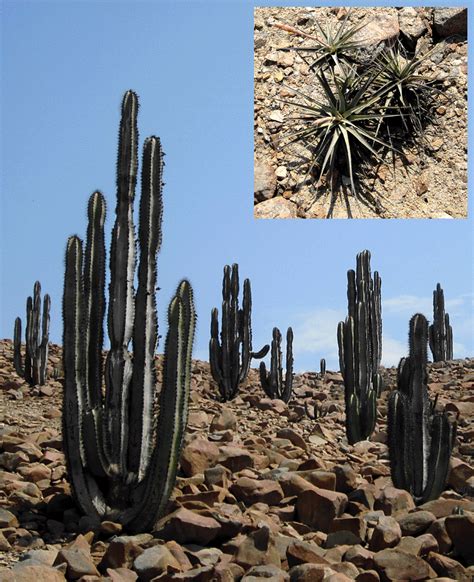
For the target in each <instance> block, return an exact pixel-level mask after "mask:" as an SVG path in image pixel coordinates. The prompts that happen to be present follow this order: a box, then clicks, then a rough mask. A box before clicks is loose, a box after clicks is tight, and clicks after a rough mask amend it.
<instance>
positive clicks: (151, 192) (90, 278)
mask: <svg viewBox="0 0 474 582" xmlns="http://www.w3.org/2000/svg"><path fill="white" fill-rule="evenodd" d="M137 111H138V98H137V96H136V94H135V93H134V92H133V91H127V93H126V94H125V96H124V98H123V102H122V118H121V123H120V134H119V150H118V163H117V206H116V220H115V226H114V228H113V231H112V243H111V252H110V286H109V301H108V316H107V328H108V335H109V339H110V350H109V352H108V354H107V358H106V361H105V370H104V376H105V387H103V386H102V343H103V331H102V329H103V320H104V316H105V308H106V306H105V297H104V289H105V244H104V220H105V211H106V209H105V200H104V197H103V196H102V194H101V193H100V192H94V194H92V196H91V198H90V201H89V226H88V229H87V242H86V246H85V250H84V249H83V243H82V241H81V239H80V238H79V237H77V236H72V237H70V238H69V240H68V244H67V250H66V273H65V281H64V298H63V317H64V342H63V345H64V350H63V366H64V403H63V443H64V453H65V456H66V462H67V470H68V475H69V479H70V481H71V485H72V491H73V494H74V497H75V499H76V501H77V504H78V505H79V507H80V509H81V510H82V511H83V512H84V513H85V514H87V515H88V516H90V517H91V518H93V519H98V520H104V519H109V520H113V521H116V522H119V523H122V524H123V526H124V527H125V528H127V530H128V531H131V532H137V531H144V530H146V529H149V528H151V527H152V526H153V525H154V524H155V523H156V521H157V519H158V518H159V516H160V515H161V514H162V513H163V512H164V510H165V507H166V505H167V502H168V499H169V496H170V494H171V491H172V488H173V486H174V482H175V478H176V472H177V467H178V462H179V456H180V450H181V446H182V440H183V434H184V431H185V427H186V423H187V414H188V398H189V390H190V377H191V353H192V344H193V337H194V327H195V311H194V304H193V292H192V288H191V285H190V283H189V282H188V281H186V280H183V281H182V282H181V283H180V284H179V285H178V288H177V290H176V293H175V295H174V297H173V298H172V300H171V302H170V305H169V308H168V324H169V328H168V333H167V337H166V343H165V353H164V358H163V382H162V386H161V392H160V395H159V398H158V394H157V392H158V389H157V383H156V371H155V350H156V345H157V340H158V326H157V314H156V296H155V289H156V257H157V253H158V250H159V247H160V243H161V219H162V186H163V182H162V172H163V152H162V149H161V144H160V140H159V139H158V138H157V137H150V138H147V139H146V140H145V144H144V148H143V163H142V183H141V200H140V223H139V231H138V244H139V249H140V261H139V265H138V275H137V280H138V287H137V289H136V292H135V290H134V276H135V263H136V259H135V254H136V243H135V227H134V222H133V201H134V196H135V185H136V180H137V167H138V154H137V152H138V146H137V144H138V130H137ZM130 342H132V353H131V352H130V351H129V345H130ZM158 404H159V414H158V416H157V414H156V409H157V407H158Z"/></svg>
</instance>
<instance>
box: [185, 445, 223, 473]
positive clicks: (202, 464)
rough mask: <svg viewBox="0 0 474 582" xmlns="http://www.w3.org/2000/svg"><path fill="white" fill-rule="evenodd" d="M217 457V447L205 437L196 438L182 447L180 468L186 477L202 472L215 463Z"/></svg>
mask: <svg viewBox="0 0 474 582" xmlns="http://www.w3.org/2000/svg"><path fill="white" fill-rule="evenodd" d="M218 457H219V447H218V446H217V445H216V444H214V443H211V442H210V441H208V440H207V439H205V438H196V439H194V440H193V441H191V442H190V443H189V445H187V446H186V447H184V449H183V452H182V455H181V468H182V469H183V473H184V474H185V475H186V476H187V477H192V476H193V475H197V474H199V473H204V471H205V470H206V469H208V468H209V467H211V466H212V465H215V464H216V462H217V459H218Z"/></svg>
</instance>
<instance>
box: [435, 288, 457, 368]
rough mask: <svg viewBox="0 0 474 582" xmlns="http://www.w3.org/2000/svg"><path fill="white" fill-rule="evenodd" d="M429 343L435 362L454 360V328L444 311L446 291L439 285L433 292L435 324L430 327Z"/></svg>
mask: <svg viewBox="0 0 474 582" xmlns="http://www.w3.org/2000/svg"><path fill="white" fill-rule="evenodd" d="M429 343H430V349H431V353H432V354H433V361H435V362H446V361H448V360H452V359H453V328H452V327H451V325H450V323H449V314H448V313H446V312H445V310H444V291H443V289H442V288H441V285H440V284H439V283H438V284H437V285H436V289H435V290H434V291H433V323H432V324H431V325H430V327H429Z"/></svg>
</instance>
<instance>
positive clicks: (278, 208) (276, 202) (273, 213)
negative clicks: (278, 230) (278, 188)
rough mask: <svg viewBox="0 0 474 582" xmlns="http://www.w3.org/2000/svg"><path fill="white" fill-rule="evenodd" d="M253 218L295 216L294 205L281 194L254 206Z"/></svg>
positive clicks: (296, 215)
mask: <svg viewBox="0 0 474 582" xmlns="http://www.w3.org/2000/svg"><path fill="white" fill-rule="evenodd" d="M254 217H255V218H264V219H269V218H297V217H298V214H297V209H296V205H295V204H294V203H293V202H291V201H290V200H286V198H283V196H277V197H276V198H272V199H271V200H267V201H265V202H260V204H257V205H256V206H255V207H254Z"/></svg>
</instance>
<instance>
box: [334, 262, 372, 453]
mask: <svg viewBox="0 0 474 582" xmlns="http://www.w3.org/2000/svg"><path fill="white" fill-rule="evenodd" d="M381 287H382V281H381V279H380V276H379V274H378V273H377V271H375V272H374V276H373V278H372V276H371V272H370V252H369V251H363V252H361V253H359V254H358V255H357V269H356V271H355V272H354V271H353V270H349V271H348V272H347V299H348V316H347V318H346V320H345V321H341V322H340V323H339V325H338V328H337V340H338V345H339V364H340V370H341V374H342V376H343V378H344V388H345V403H346V434H347V439H348V441H349V443H350V444H354V443H356V442H358V441H360V440H363V439H366V438H368V437H369V436H370V435H371V434H372V432H373V430H374V428H375V422H376V419H377V396H378V395H379V394H380V392H381V390H382V379H381V376H380V374H379V373H378V370H379V366H380V360H381V356H382V307H381V306H382V302H381Z"/></svg>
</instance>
